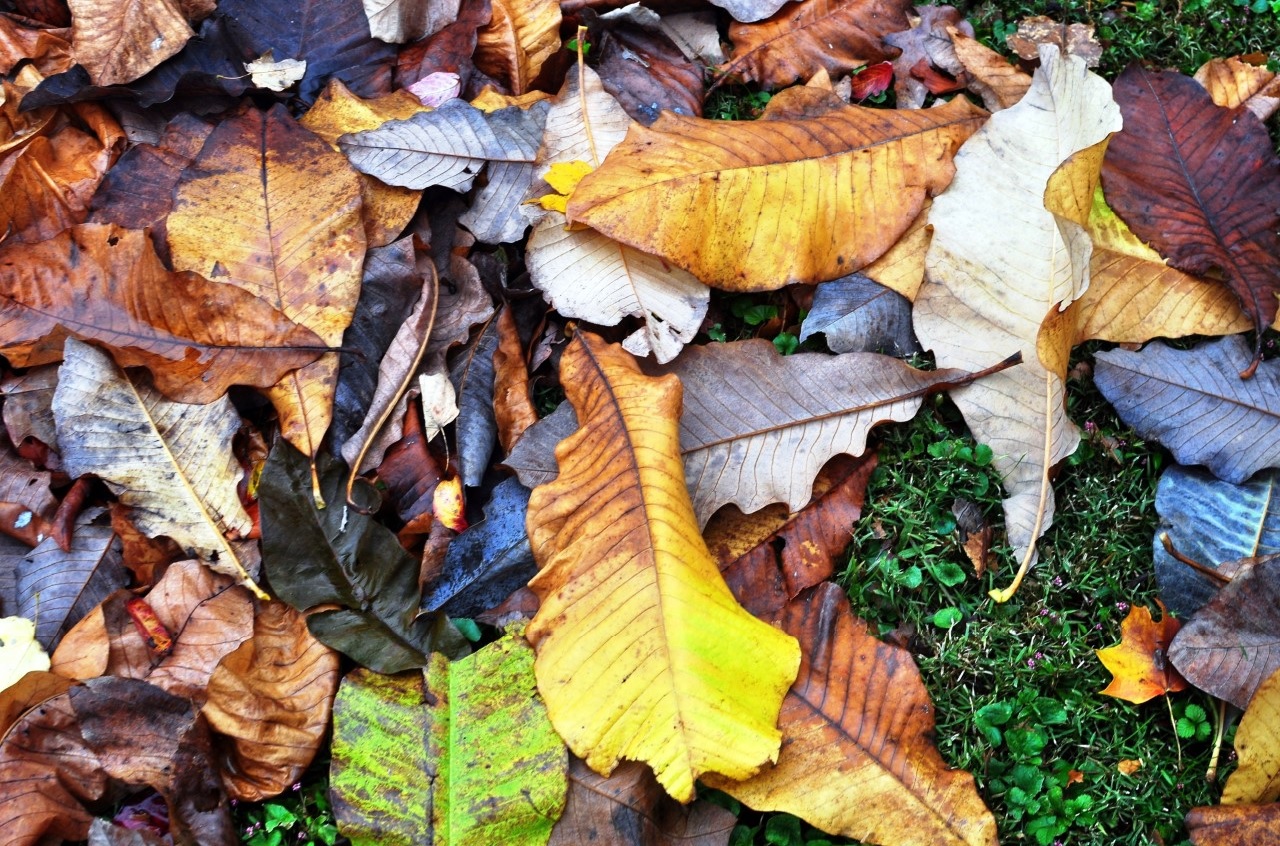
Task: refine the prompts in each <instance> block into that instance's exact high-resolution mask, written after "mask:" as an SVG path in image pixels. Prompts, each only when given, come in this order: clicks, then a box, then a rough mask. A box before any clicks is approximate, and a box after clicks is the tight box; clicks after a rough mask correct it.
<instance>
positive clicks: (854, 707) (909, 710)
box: [703, 582, 997, 846]
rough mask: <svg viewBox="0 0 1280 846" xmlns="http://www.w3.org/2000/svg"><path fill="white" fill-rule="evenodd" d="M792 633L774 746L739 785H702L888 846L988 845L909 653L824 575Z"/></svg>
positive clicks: (983, 819) (972, 790) (791, 617)
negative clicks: (941, 750)
mask: <svg viewBox="0 0 1280 846" xmlns="http://www.w3.org/2000/svg"><path fill="white" fill-rule="evenodd" d="M782 626H783V629H784V630H785V631H787V632H788V633H790V634H792V635H794V636H796V637H797V638H799V639H800V642H801V644H802V649H803V655H802V659H801V664H800V674H799V676H797V678H796V682H795V684H794V685H792V687H791V690H790V692H788V693H787V697H786V700H785V701H784V702H783V706H782V714H781V716H780V718H779V719H780V722H781V726H782V732H783V747H782V749H783V751H782V754H781V755H779V757H778V763H777V765H776V766H773V767H768V768H766V769H765V770H764V771H763V772H762V773H760V774H759V775H758V776H756V777H754V778H752V779H749V780H747V781H742V782H735V781H731V780H729V779H726V778H722V777H720V776H707V777H704V779H703V780H704V781H705V782H706V783H707V784H708V785H710V786H713V787H715V788H717V789H719V790H723V791H725V792H727V793H729V794H730V795H732V796H734V797H735V798H737V799H740V800H741V801H742V802H743V803H745V804H747V805H750V806H751V807H752V808H754V809H756V810H759V811H786V812H788V813H791V814H795V815H796V816H799V817H801V818H802V819H805V820H807V821H808V822H809V823H811V824H813V825H816V826H817V827H819V828H821V829H823V830H824V831H829V832H831V833H833V834H841V835H844V836H847V837H855V838H857V839H858V840H862V841H866V842H869V843H881V844H893V846H936V844H950V846H962V844H963V846H979V844H980V845H981V846H995V845H996V843H997V840H996V823H995V818H994V817H993V816H992V815H991V812H990V811H989V810H987V808H986V806H985V805H984V804H983V803H982V799H981V797H980V796H979V795H978V791H977V788H976V787H975V785H974V782H973V776H971V775H969V774H968V773H966V772H962V771H958V770H953V769H951V768H950V767H948V766H947V764H946V762H944V761H943V760H942V756H941V755H939V754H938V751H937V749H936V748H935V747H934V745H933V726H934V722H933V705H932V703H930V701H929V694H928V692H927V691H926V690H925V687H924V683H923V681H922V680H921V678H920V672H919V670H917V669H916V666H915V662H914V661H913V660H912V659H911V654H910V653H909V652H907V651H906V650H905V649H903V648H901V647H897V646H889V645H888V644H884V643H881V642H880V641H878V640H876V638H875V637H874V636H873V635H871V634H870V633H869V632H868V631H867V624H866V623H865V622H863V621H862V620H860V619H858V618H857V617H856V616H854V614H853V612H852V610H851V609H850V607H849V599H848V597H847V596H845V593H844V591H843V590H842V589H841V588H839V587H837V586H836V585H834V584H832V583H830V582H827V583H824V584H823V585H821V586H819V587H818V588H817V589H816V590H815V591H814V592H813V593H812V594H811V595H809V596H808V597H807V598H805V599H801V600H797V601H795V602H793V603H791V604H790V605H789V606H788V607H787V608H786V610H785V612H784V614H783V619H782Z"/></svg>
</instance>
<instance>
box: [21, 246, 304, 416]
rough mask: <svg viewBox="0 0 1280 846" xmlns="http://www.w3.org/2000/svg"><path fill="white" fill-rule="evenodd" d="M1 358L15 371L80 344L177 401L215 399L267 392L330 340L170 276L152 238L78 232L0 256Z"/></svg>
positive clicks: (217, 286)
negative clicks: (249, 388)
mask: <svg viewBox="0 0 1280 846" xmlns="http://www.w3.org/2000/svg"><path fill="white" fill-rule="evenodd" d="M0 331H3V333H4V338H5V340H4V344H3V346H0V351H2V352H3V353H4V354H5V355H6V356H8V357H9V360H10V361H11V362H13V364H14V365H15V366H20V367H30V366H33V365H39V364H47V363H50V362H54V361H58V360H59V359H60V358H61V357H62V343H63V340H64V339H65V338H67V337H77V338H80V339H82V340H86V341H94V342H97V343H99V344H103V345H105V346H108V347H109V348H110V349H111V351H112V353H113V357H114V358H115V360H116V362H117V363H119V364H120V365H121V366H123V367H133V366H143V367H146V368H147V369H148V370H150V371H151V373H152V375H153V376H154V377H155V383H156V387H157V388H159V389H160V391H161V392H163V393H164V394H166V395H167V396H169V397H172V398H174V399H178V400H182V401H186V402H211V401H213V400H215V399H217V398H218V397H220V396H222V395H223V394H225V393H226V392H227V389H228V388H229V387H230V386H231V385H232V384H233V383H240V384H249V385H258V386H262V387H266V386H268V385H270V384H272V383H273V382H275V381H276V380H277V379H279V378H280V377H281V376H283V375H284V374H285V373H287V372H289V371H290V370H294V369H296V368H298V367H301V366H305V365H306V364H308V363H310V362H311V361H314V360H315V359H316V357H317V356H319V355H320V354H321V353H323V351H324V347H325V342H324V341H323V340H322V339H321V338H320V337H319V336H317V335H316V334H315V333H314V332H312V331H311V330H310V329H307V328H306V327H303V326H299V325H298V324H296V323H294V322H293V321H292V320H290V319H289V318H287V317H286V316H285V315H284V314H283V313H281V312H280V311H279V310H278V309H276V308H275V307H273V306H272V305H270V304H268V303H266V302H263V301H262V300H260V299H258V298H257V297H255V296H253V295H252V294H250V293H247V292H245V291H241V290H239V289H237V288H234V287H232V286H229V285H225V284H222V283H220V282H211V281H209V280H207V279H205V278H202V277H200V276H197V275H196V274H194V273H172V272H170V271H168V270H166V269H165V267H164V265H163V263H162V262H161V261H160V258H159V257H158V256H157V255H156V252H155V249H154V248H153V247H152V245H151V242H150V240H149V239H148V238H147V236H146V234H145V233H143V232H140V231H136V230H128V229H121V228H120V227H118V226H114V225H97V224H83V225H81V226H74V227H72V228H70V229H67V230H66V231H64V232H62V233H60V234H59V235H57V236H55V237H54V238H52V239H50V240H48V241H42V242H40V243H38V244H30V245H27V244H21V243H18V244H14V245H12V246H4V247H0Z"/></svg>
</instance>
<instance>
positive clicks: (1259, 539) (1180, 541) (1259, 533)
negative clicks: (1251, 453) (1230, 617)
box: [1152, 464, 1280, 617]
mask: <svg viewBox="0 0 1280 846" xmlns="http://www.w3.org/2000/svg"><path fill="white" fill-rule="evenodd" d="M1156 513H1157V514H1159V515H1160V526H1159V527H1158V528H1157V529H1156V536H1155V539H1154V540H1153V542H1152V548H1153V551H1154V557H1155V570H1156V580H1157V582H1158V583H1159V585H1160V595H1161V597H1163V599H1164V601H1165V604H1166V605H1168V606H1169V608H1170V609H1171V610H1173V611H1174V612H1175V613H1176V614H1178V615H1180V616H1184V617H1189V616H1191V615H1192V614H1194V613H1195V612H1196V611H1198V610H1199V609H1200V607H1201V606H1202V605H1204V604H1205V603H1206V602H1208V601H1209V600H1210V599H1211V598H1212V597H1213V595H1214V594H1216V593H1217V592H1218V589H1219V588H1220V587H1222V584H1223V582H1224V581H1225V580H1226V579H1225V576H1224V578H1223V579H1214V578H1211V577H1210V576H1208V575H1206V574H1203V573H1201V572H1199V571H1198V570H1196V569H1193V568H1192V567H1189V566H1187V565H1186V564H1185V563H1183V562H1182V561H1179V560H1177V559H1176V558H1174V557H1173V555H1171V554H1170V553H1169V551H1168V550H1167V549H1166V548H1165V545H1164V543H1163V541H1162V540H1161V536H1162V535H1164V534H1167V535H1168V538H1169V541H1170V546H1172V547H1173V549H1174V550H1176V551H1177V552H1178V553H1179V554H1180V555H1182V556H1183V557H1184V558H1188V559H1190V560H1192V561H1195V562H1197V563H1199V564H1200V565H1201V566H1202V567H1207V568H1209V569H1211V570H1217V569H1220V568H1221V566H1222V565H1223V564H1224V563H1226V562H1229V561H1238V560H1241V559H1247V558H1258V557H1261V556H1264V555H1275V554H1280V472H1277V471H1274V470H1273V471H1267V472H1263V473H1259V474H1258V475H1257V476H1255V477H1254V478H1252V479H1250V480H1249V481H1248V482H1245V483H1244V484H1242V485H1233V484H1230V483H1229V482H1223V481H1221V480H1220V479H1216V478H1214V477H1213V476H1211V475H1210V474H1208V473H1206V472H1205V471H1203V470H1199V469H1196V468H1190V467H1182V466H1180V465H1177V464H1174V465H1172V466H1170V467H1169V469H1168V470H1165V471H1164V473H1162V474H1161V476H1160V483H1159V485H1158V486H1157V487H1156Z"/></svg>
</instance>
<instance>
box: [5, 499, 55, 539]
mask: <svg viewBox="0 0 1280 846" xmlns="http://www.w3.org/2000/svg"><path fill="white" fill-rule="evenodd" d="M0 532H3V533H4V534H6V535H8V536H9V537H11V538H13V539H14V540H20V541H22V542H23V543H25V544H26V545H27V546H35V545H37V544H38V543H40V542H41V541H43V540H44V539H45V538H47V537H51V536H52V535H53V523H52V522H50V521H49V520H46V519H45V518H44V517H42V516H40V515H39V514H36V513H35V512H34V511H32V510H31V509H30V508H29V507H27V506H26V505H25V504H23V503H21V502H0Z"/></svg>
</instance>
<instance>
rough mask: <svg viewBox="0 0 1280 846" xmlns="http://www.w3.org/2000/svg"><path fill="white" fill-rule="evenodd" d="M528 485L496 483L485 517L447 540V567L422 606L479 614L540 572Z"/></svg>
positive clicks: (465, 614) (429, 587) (508, 481)
mask: <svg viewBox="0 0 1280 846" xmlns="http://www.w3.org/2000/svg"><path fill="white" fill-rule="evenodd" d="M528 507H529V489H528V488H526V487H525V486H524V485H522V484H520V482H519V481H518V480H517V479H506V480H504V481H502V482H500V483H499V484H498V485H497V486H495V487H494V489H493V494H492V495H491V496H490V497H489V502H488V503H487V504H486V505H485V508H484V520H482V521H480V522H479V523H474V524H472V526H471V527H470V528H468V529H467V530H466V531H464V532H463V533H462V534H460V535H458V537H456V538H454V539H453V541H452V542H450V544H449V550H448V552H447V553H445V559H444V572H443V573H442V574H441V576H440V578H439V579H437V580H436V581H434V582H432V583H431V584H429V585H427V589H426V591H425V592H424V594H423V597H422V607H423V609H424V610H427V611H443V612H444V613H446V614H448V615H449V616H450V617H475V616H476V615H477V614H480V613H481V612H482V611H488V610H489V609H490V608H493V607H495V606H497V605H498V604H500V603H501V602H502V600H504V599H506V598H507V597H508V596H510V595H511V594H512V592H514V591H515V590H517V589H519V588H521V587H523V586H524V585H525V584H527V583H528V581H529V579H531V578H533V576H534V575H535V574H536V573H537V572H538V566H537V564H536V563H535V562H534V560H533V551H532V550H531V549H530V548H529V536H528V535H527V534H525V528H524V522H525V513H526V511H527V509H528Z"/></svg>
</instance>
